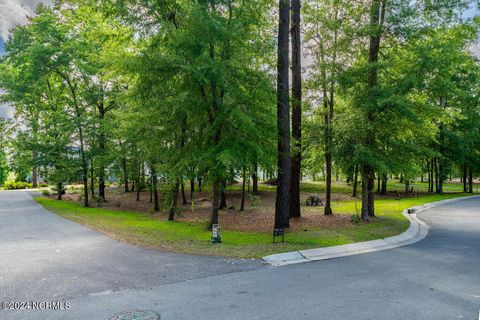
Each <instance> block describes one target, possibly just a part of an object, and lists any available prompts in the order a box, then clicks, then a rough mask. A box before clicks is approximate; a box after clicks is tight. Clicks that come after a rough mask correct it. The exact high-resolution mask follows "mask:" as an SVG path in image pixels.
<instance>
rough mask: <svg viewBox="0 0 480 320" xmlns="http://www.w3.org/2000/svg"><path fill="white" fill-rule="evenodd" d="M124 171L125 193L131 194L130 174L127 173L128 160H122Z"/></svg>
mask: <svg viewBox="0 0 480 320" xmlns="http://www.w3.org/2000/svg"><path fill="white" fill-rule="evenodd" d="M122 169H123V184H124V189H125V192H130V190H129V189H128V172H127V158H125V157H123V158H122Z"/></svg>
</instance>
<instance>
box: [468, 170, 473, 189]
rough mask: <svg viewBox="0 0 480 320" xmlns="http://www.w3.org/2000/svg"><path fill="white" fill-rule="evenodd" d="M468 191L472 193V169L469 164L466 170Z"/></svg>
mask: <svg viewBox="0 0 480 320" xmlns="http://www.w3.org/2000/svg"><path fill="white" fill-rule="evenodd" d="M468 193H473V169H472V166H469V170H468Z"/></svg>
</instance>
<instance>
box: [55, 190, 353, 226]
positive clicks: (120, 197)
mask: <svg viewBox="0 0 480 320" xmlns="http://www.w3.org/2000/svg"><path fill="white" fill-rule="evenodd" d="M189 196H190V195H189V193H187V196H186V197H187V204H186V205H183V204H182V196H181V195H179V198H178V210H177V214H176V220H177V221H184V222H205V223H206V222H207V221H208V220H209V218H210V208H211V202H210V195H209V194H208V193H206V192H196V193H195V194H194V197H193V205H192V203H191V202H192V201H191V199H190V198H189ZM307 196H308V194H307V193H305V194H302V196H301V199H302V201H304V200H303V199H305V198H306V197H307ZM54 197H55V196H52V198H54ZM136 197H137V194H136V192H128V193H125V192H123V191H122V190H118V189H110V190H108V191H107V202H105V203H103V205H102V206H103V207H105V208H109V209H115V210H126V211H135V212H142V213H150V214H152V216H153V217H155V218H157V219H159V220H166V219H167V210H168V204H167V203H161V205H162V210H161V212H159V213H155V212H154V211H153V204H152V203H150V194H149V192H148V191H146V192H141V193H140V201H136ZM63 198H64V200H68V201H80V195H79V194H72V193H67V194H66V195H64V197H63ZM162 198H163V195H162V194H160V201H161V200H162ZM322 199H323V195H322ZM351 199H353V198H351V197H349V196H348V195H344V194H334V195H333V196H332V200H333V201H340V200H351ZM161 202H162V201H161ZM253 202H254V203H252V202H251V201H250V199H249V197H248V196H247V198H246V201H245V211H243V212H241V211H240V210H239V209H240V203H241V192H240V191H228V192H227V208H228V209H225V210H222V211H221V212H220V216H219V223H220V224H221V225H222V228H223V229H225V230H237V231H248V232H270V231H271V230H272V226H273V223H274V208H275V193H274V192H266V191H263V192H260V193H259V194H258V200H256V201H253ZM94 205H95V203H94V202H92V206H94ZM350 219H351V217H350V215H333V216H324V215H323V207H306V206H303V205H302V217H301V218H295V219H291V221H290V224H291V229H292V230H307V229H316V228H322V229H324V228H337V227H345V226H352V222H351V220H350Z"/></svg>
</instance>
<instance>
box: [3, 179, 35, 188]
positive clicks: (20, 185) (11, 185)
mask: <svg viewBox="0 0 480 320" xmlns="http://www.w3.org/2000/svg"><path fill="white" fill-rule="evenodd" d="M3 187H4V188H5V189H6V190H17V189H28V188H31V187H32V184H31V183H28V182H23V181H7V182H5V184H4V185H3Z"/></svg>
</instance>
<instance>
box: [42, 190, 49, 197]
mask: <svg viewBox="0 0 480 320" xmlns="http://www.w3.org/2000/svg"><path fill="white" fill-rule="evenodd" d="M42 195H44V196H49V195H50V190H48V189H45V190H42Z"/></svg>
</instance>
